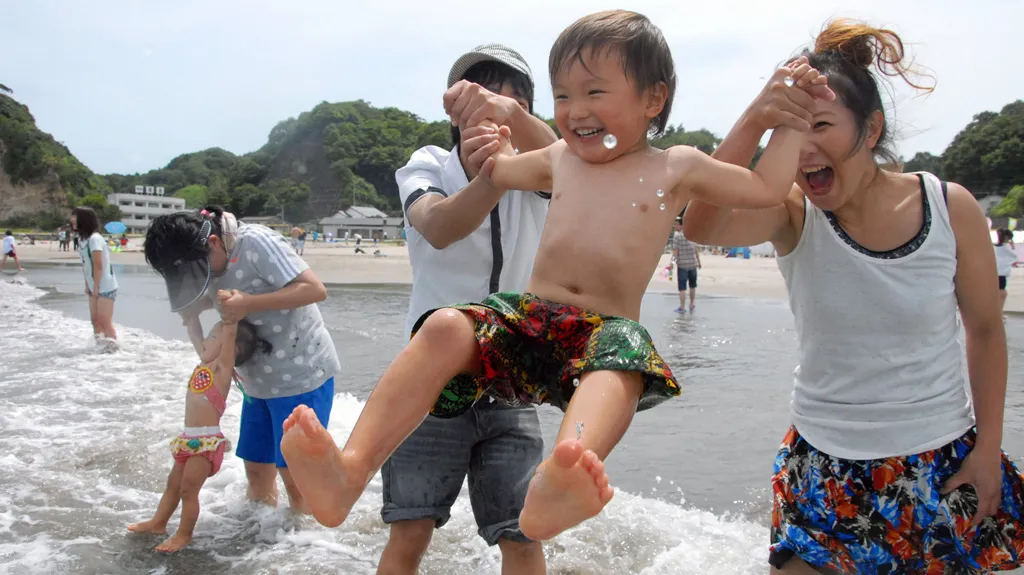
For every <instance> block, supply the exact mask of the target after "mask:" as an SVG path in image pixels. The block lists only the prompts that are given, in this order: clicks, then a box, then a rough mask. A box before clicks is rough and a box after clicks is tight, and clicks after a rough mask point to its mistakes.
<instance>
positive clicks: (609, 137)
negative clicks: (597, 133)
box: [604, 134, 619, 150]
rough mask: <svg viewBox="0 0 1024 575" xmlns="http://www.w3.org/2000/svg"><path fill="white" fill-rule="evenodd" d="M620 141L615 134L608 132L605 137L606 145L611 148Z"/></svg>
mask: <svg viewBox="0 0 1024 575" xmlns="http://www.w3.org/2000/svg"><path fill="white" fill-rule="evenodd" d="M618 143H619V140H618V138H616V137H615V136H613V135H611V134H608V135H606V136H605V137H604V147H606V148H608V149H609V150H610V149H612V148H614V147H615V146H616V145H618Z"/></svg>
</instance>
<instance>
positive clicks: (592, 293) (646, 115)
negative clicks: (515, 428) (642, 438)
mask: <svg viewBox="0 0 1024 575" xmlns="http://www.w3.org/2000/svg"><path fill="white" fill-rule="evenodd" d="M549 72H550V77H551V80H552V86H553V87H554V96H555V122H556V125H557V126H558V129H559V131H560V132H561V134H562V136H563V140H560V141H558V142H556V143H554V144H552V145H550V146H548V147H546V148H544V149H541V150H536V151H532V152H525V153H522V154H516V153H515V152H514V150H513V149H511V146H509V145H501V146H500V147H499V149H498V150H495V155H492V156H491V157H490V158H488V159H487V160H485V161H484V163H483V164H482V166H481V169H480V172H479V174H478V175H477V177H476V178H474V179H475V180H481V181H483V182H486V183H487V185H490V186H493V187H494V188H495V189H499V190H505V189H514V190H542V191H551V192H552V193H553V198H554V199H553V200H552V203H551V209H550V212H549V215H548V221H547V222H546V224H545V228H544V233H543V235H542V238H541V243H540V248H539V251H538V253H537V257H536V261H535V263H534V267H533V272H532V275H531V278H530V282H529V285H528V288H527V289H528V290H529V292H530V293H525V294H518V293H499V294H492V295H490V296H488V297H487V298H486V299H485V300H484V301H483V303H481V304H466V305H457V306H451V307H448V308H445V309H440V310H436V311H428V312H427V313H425V314H424V315H423V316H422V317H421V318H420V319H419V320H418V321H417V322H416V324H414V326H413V330H412V331H413V333H414V334H415V335H413V337H412V340H411V341H410V342H409V345H408V346H407V347H406V348H405V350H404V351H403V352H402V353H401V354H400V355H399V356H398V358H397V359H396V360H395V361H394V362H393V363H392V364H391V366H390V367H389V368H388V370H387V371H386V372H385V373H384V376H383V377H382V378H381V380H380V382H379V383H378V384H377V386H376V388H375V389H374V390H373V393H371V395H370V397H369V399H367V401H366V405H365V407H364V408H363V412H362V414H361V415H360V417H359V421H357V422H356V425H355V427H354V428H353V430H352V434H351V436H350V437H349V440H348V443H347V444H346V445H345V449H344V451H342V450H339V449H338V448H337V446H336V445H335V443H334V440H333V438H332V437H331V435H330V434H329V433H328V432H327V431H326V430H325V429H323V427H322V426H321V425H319V423H318V422H317V421H316V419H315V418H314V417H313V416H312V414H311V413H310V412H309V411H308V410H306V409H305V408H303V407H301V406H300V407H298V408H297V409H296V410H295V412H294V413H293V414H292V415H291V416H290V417H289V418H288V420H287V421H286V422H285V428H286V431H285V436H284V439H283V440H282V442H281V448H282V450H283V451H284V453H285V454H286V458H287V459H288V461H289V465H291V466H292V469H293V470H294V474H295V480H296V484H297V485H298V486H299V489H300V490H302V492H303V493H304V494H305V495H306V497H307V498H308V500H309V501H310V504H311V508H312V511H313V515H314V517H316V519H317V520H318V521H320V522H321V523H323V524H325V525H338V524H340V523H341V522H342V521H344V520H345V518H346V516H347V515H348V513H349V511H350V509H351V507H352V504H353V503H355V501H356V499H358V497H359V495H360V494H361V493H362V491H363V489H364V488H365V486H366V483H367V481H369V479H370V478H371V477H372V476H373V474H374V473H375V472H376V470H377V469H379V468H380V466H381V465H382V464H383V463H384V461H385V460H386V459H387V458H388V457H389V456H390V455H391V454H392V452H394V450H395V449H396V448H397V447H398V446H399V444H401V443H402V441H403V440H404V439H405V438H406V437H407V436H408V435H409V434H410V433H412V432H413V431H414V430H415V429H416V428H417V427H418V426H419V425H420V423H421V422H422V421H423V418H424V416H425V415H426V414H427V413H428V412H429V413H433V414H434V415H437V416H442V417H453V416H457V415H460V414H462V413H464V412H465V411H466V410H467V409H469V408H470V407H471V406H472V405H473V404H474V403H476V401H477V400H478V399H479V398H481V397H482V396H484V395H488V396H490V397H494V398H496V399H498V401H501V402H503V403H506V404H510V405H518V404H530V403H542V402H546V403H550V404H553V405H555V406H558V407H559V408H561V409H563V410H564V411H565V417H564V419H563V420H562V426H561V429H560V430H559V433H558V437H557V440H556V446H555V448H554V451H553V453H552V454H551V455H550V456H549V457H548V459H547V460H545V461H543V462H542V463H541V464H540V465H539V466H538V469H537V472H536V473H535V475H534V478H533V479H532V480H531V482H530V486H529V488H528V491H527V495H526V500H525V503H524V505H523V511H522V512H521V513H520V515H519V526H520V529H521V531H522V533H523V535H525V536H526V537H529V538H530V539H533V540H534V541H543V540H546V539H550V538H552V537H554V536H555V535H557V534H559V533H561V532H562V531H564V530H566V529H568V528H570V527H573V526H575V525H577V524H579V523H581V522H582V521H584V520H586V519H588V518H590V517H593V516H595V515H597V514H598V513H600V512H601V510H602V509H603V508H604V506H605V505H607V504H608V502H609V501H610V500H611V497H612V494H613V490H612V488H611V487H610V486H609V484H608V476H607V474H606V473H605V471H604V462H603V460H604V459H605V458H606V457H607V456H608V455H609V453H610V452H611V450H612V449H613V448H614V447H615V445H616V444H617V443H618V442H619V440H620V439H621V438H622V435H623V434H624V433H625V432H626V430H627V429H628V428H629V425H630V422H631V421H632V419H633V415H634V413H635V412H636V411H639V410H644V409H648V408H651V407H653V406H654V405H656V404H659V403H661V402H663V401H665V400H667V399H668V398H669V397H673V396H677V395H679V385H678V384H677V382H676V380H675V378H674V377H673V375H672V372H671V370H670V369H669V367H668V365H667V364H666V363H665V362H664V360H663V359H662V358H661V356H660V355H659V354H658V352H657V351H656V350H655V348H654V344H653V343H652V342H651V338H650V335H649V334H648V333H647V330H645V329H644V328H643V326H641V325H640V324H639V323H638V319H639V315H640V303H641V300H642V299H643V295H644V292H645V291H646V288H647V286H648V284H649V282H650V280H651V277H652V275H653V274H654V270H655V268H656V267H657V265H658V261H659V260H660V259H661V256H662V254H663V253H664V251H665V238H667V237H668V236H669V234H670V232H671V228H672V222H673V220H674V219H675V215H676V214H678V213H680V212H681V211H682V209H683V207H684V206H685V205H686V203H687V201H688V200H689V199H690V198H691V197H699V198H703V199H707V200H709V201H712V202H714V203H716V204H725V205H736V206H744V207H750V208H761V207H764V208H767V207H770V206H774V205H776V204H778V203H779V202H781V201H782V199H783V198H784V197H785V195H786V194H787V193H788V192H789V189H790V187H791V186H792V185H793V174H794V173H795V172H796V166H797V160H798V156H799V151H800V146H801V143H802V141H803V135H802V134H801V133H799V132H796V131H794V130H790V129H787V128H785V127H781V128H779V129H777V130H775V131H774V133H773V134H772V138H771V141H770V142H769V143H768V146H767V148H766V150H765V152H764V158H763V159H762V162H761V164H759V165H758V167H757V171H756V172H751V171H749V170H747V169H744V168H740V167H737V166H731V165H729V164H725V163H722V162H718V161H715V160H713V159H711V158H710V157H708V156H707V155H705V154H704V153H703V152H701V151H700V150H698V149H696V148H694V147H691V146H676V147H673V148H670V149H668V150H664V151H662V150H657V149H655V148H653V147H651V145H650V143H649V141H648V137H649V136H650V135H653V134H657V133H659V132H660V131H662V130H664V128H665V126H666V125H667V122H668V115H669V109H670V107H671V103H672V100H673V96H674V95H675V84H676V76H675V68H674V65H673V63H672V55H671V52H670V51H669V48H668V44H667V43H666V42H665V39H664V37H663V36H662V34H661V31H660V30H659V29H658V28H657V27H655V26H654V25H653V24H652V23H651V22H650V21H649V20H648V19H647V18H646V17H644V16H642V15H640V14H637V13H635V12H627V11H619V10H617V11H609V12H601V13H597V14H592V15H590V16H586V17H584V18H582V19H580V20H578V21H577V22H575V23H574V24H572V25H571V26H569V28H567V29H566V30H565V31H563V32H562V34H561V35H560V36H559V38H558V39H557V40H556V42H555V44H554V46H553V47H552V49H551V55H550V58H549ZM792 73H793V74H794V75H795V76H797V77H798V78H799V79H801V80H805V79H807V78H806V77H810V80H811V81H818V79H817V72H816V71H813V70H802V71H800V72H796V71H793V72H792ZM500 133H501V134H502V136H503V138H508V137H510V136H511V132H510V130H509V128H508V127H507V126H502V127H501V129H500ZM506 144H507V143H506ZM765 166H767V168H766V167H765ZM641 179H643V180H644V181H643V182H641V181H640V180H641ZM612 238H614V239H612Z"/></svg>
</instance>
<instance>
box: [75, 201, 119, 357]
mask: <svg viewBox="0 0 1024 575" xmlns="http://www.w3.org/2000/svg"><path fill="white" fill-rule="evenodd" d="M71 227H72V229H74V230H75V232H76V233H78V234H80V235H81V237H83V238H85V241H84V242H82V243H81V246H80V247H79V248H78V257H79V258H80V259H81V260H82V273H83V275H84V276H85V294H86V295H87V296H89V318H90V319H91V320H92V331H93V334H94V335H95V336H97V337H106V338H108V339H112V340H116V339H117V331H116V330H115V329H114V300H116V299H117V278H116V277H114V267H113V266H112V265H111V263H110V250H109V249H108V247H107V242H106V240H104V239H103V236H102V235H100V231H99V230H100V220H99V218H98V217H96V212H94V211H93V210H92V208H75V210H74V213H73V214H72V216H71Z"/></svg>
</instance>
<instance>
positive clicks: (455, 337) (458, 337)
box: [417, 308, 476, 343]
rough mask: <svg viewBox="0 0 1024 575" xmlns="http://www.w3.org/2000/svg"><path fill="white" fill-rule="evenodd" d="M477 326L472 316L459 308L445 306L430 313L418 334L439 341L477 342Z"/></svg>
mask: <svg viewBox="0 0 1024 575" xmlns="http://www.w3.org/2000/svg"><path fill="white" fill-rule="evenodd" d="M475 327H476V326H475V322H474V320H473V319H472V318H471V317H469V316H467V315H466V314H464V313H462V312H460V311H458V310H455V309H451V308H445V309H439V310H437V311H435V312H434V313H432V314H430V317H428V318H427V319H426V320H424V322H423V325H422V326H421V327H420V329H419V331H418V332H417V335H419V336H421V337H422V338H424V339H427V340H428V341H430V342H437V343H442V342H443V343H460V342H461V343H464V342H475V341H476V337H475V335H474V333H473V332H474V329H475Z"/></svg>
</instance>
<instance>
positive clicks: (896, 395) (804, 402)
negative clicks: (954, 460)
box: [778, 174, 974, 459]
mask: <svg viewBox="0 0 1024 575" xmlns="http://www.w3.org/2000/svg"><path fill="white" fill-rule="evenodd" d="M918 177H920V178H922V196H923V202H924V223H923V225H922V226H921V230H920V232H919V233H918V234H917V236H915V237H914V239H912V240H910V241H909V242H908V243H907V244H905V245H903V246H900V247H899V248H897V249H895V250H892V251H889V252H873V251H871V250H868V249H867V248H864V247H863V246H861V245H860V244H858V243H856V242H855V241H854V240H853V239H852V238H850V237H849V236H848V235H847V234H846V233H845V232H844V231H843V229H842V227H841V226H840V225H839V222H838V220H836V219H835V218H834V216H832V214H831V213H827V212H824V211H822V210H820V209H818V208H816V207H815V206H814V205H813V204H811V203H810V202H808V201H807V200H806V199H805V200H804V206H805V214H806V215H805V216H804V229H803V233H802V234H801V236H800V241H799V242H798V243H797V246H796V249H794V250H793V251H792V252H791V253H789V254H787V255H785V256H782V257H779V258H778V265H779V269H780V270H781V271H782V276H783V277H784V278H785V280H786V286H787V287H788V288H789V305H790V308H791V309H792V311H793V316H794V318H795V320H796V331H797V337H798V339H799V343H800V350H799V358H800V365H798V366H797V368H796V370H795V371H794V386H793V398H792V402H791V404H790V414H791V420H792V422H793V425H794V426H795V427H796V429H797V431H798V432H799V433H800V434H801V435H802V436H803V437H804V438H805V439H806V440H807V441H808V442H809V443H810V444H811V445H812V446H814V447H815V448H817V449H818V450H820V451H822V452H825V453H827V454H829V455H832V456H834V457H839V458H842V459H882V458H885V457H893V456H902V455H912V454H915V453H920V452H923V451H928V450H931V449H935V448H938V447H941V446H943V445H945V444H947V443H949V442H950V441H952V440H953V439H955V438H957V437H959V436H960V435H962V434H963V433H964V432H966V431H967V430H968V429H970V428H971V427H972V426H973V425H974V416H973V412H972V409H971V400H970V398H969V396H968V393H967V378H966V376H965V374H964V369H963V352H962V351H961V346H960V340H959V339H958V330H959V321H958V316H957V301H956V294H955V292H954V286H953V277H954V275H955V274H956V238H955V236H954V235H953V229H952V227H951V226H950V223H949V212H948V211H947V210H946V202H945V197H944V196H945V194H944V193H943V190H942V186H941V183H940V182H939V180H938V179H937V178H936V177H935V176H933V175H931V174H919V175H918Z"/></svg>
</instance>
